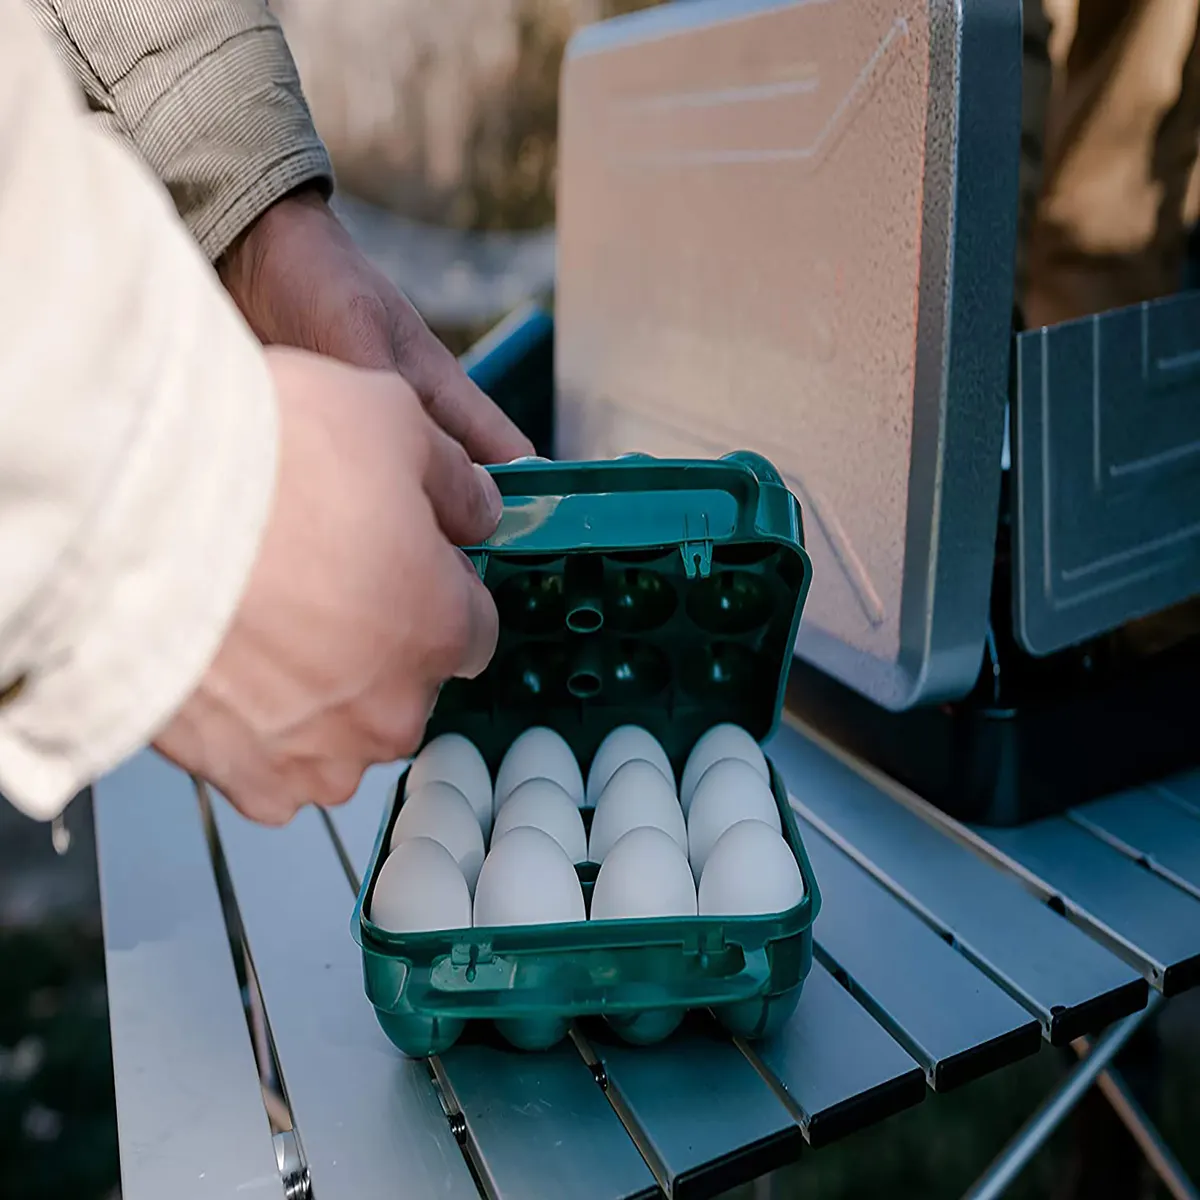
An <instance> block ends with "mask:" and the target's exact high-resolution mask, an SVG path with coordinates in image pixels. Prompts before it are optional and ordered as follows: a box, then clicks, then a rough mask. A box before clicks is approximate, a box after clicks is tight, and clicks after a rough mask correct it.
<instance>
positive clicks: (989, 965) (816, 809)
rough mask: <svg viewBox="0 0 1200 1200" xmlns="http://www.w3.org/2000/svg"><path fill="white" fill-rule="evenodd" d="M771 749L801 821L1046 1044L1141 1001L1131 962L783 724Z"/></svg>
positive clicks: (1140, 982)
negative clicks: (1028, 1018)
mask: <svg viewBox="0 0 1200 1200" xmlns="http://www.w3.org/2000/svg"><path fill="white" fill-rule="evenodd" d="M768 750H769V753H770V754H771V756H772V759H773V760H774V762H775V765H776V767H778V769H779V770H780V772H781V773H782V774H783V777H784V779H785V781H786V783H787V786H788V791H789V793H790V794H791V796H792V798H793V803H794V804H795V805H796V806H797V807H798V809H799V811H800V812H801V813H802V815H803V816H804V817H805V818H806V819H808V820H810V821H812V822H813V823H814V824H816V825H818V827H819V828H820V829H821V830H822V831H823V832H825V833H827V834H828V835H829V836H830V838H831V840H832V841H834V842H835V844H837V845H838V846H839V847H840V848H841V849H842V850H844V851H845V852H846V853H848V854H849V855H850V857H851V858H853V859H854V860H855V861H856V862H857V863H859V865H860V866H862V867H864V868H866V870H867V871H869V872H870V873H871V874H872V875H874V876H875V877H876V878H877V879H878V880H880V881H881V882H882V883H883V884H884V885H885V886H886V887H887V888H888V889H889V890H890V891H891V892H893V893H894V894H896V895H898V896H900V898H901V899H903V900H904V901H905V902H906V903H907V904H909V905H910V907H912V908H913V909H915V910H916V911H917V912H918V913H919V914H920V915H921V916H922V917H923V919H924V920H926V921H928V922H929V924H931V925H932V926H933V927H934V928H935V929H937V930H938V931H940V932H941V933H943V934H944V935H947V936H951V937H953V938H954V940H955V944H956V946H957V947H958V949H959V950H960V951H961V952H962V953H964V954H965V955H966V956H967V957H968V958H970V959H971V961H972V962H974V963H975V964H976V965H977V966H980V967H981V968H982V969H983V970H984V971H985V972H986V973H987V974H988V975H990V976H991V977H992V978H993V979H994V980H995V981H996V982H997V983H998V984H999V985H1000V986H1001V987H1003V988H1004V989H1005V990H1006V991H1007V992H1009V993H1010V994H1011V995H1012V996H1013V997H1014V998H1015V999H1016V1000H1018V1001H1019V1002H1020V1003H1021V1004H1023V1005H1024V1006H1025V1007H1026V1008H1027V1009H1028V1010H1029V1011H1030V1012H1032V1013H1033V1014H1034V1015H1035V1016H1037V1017H1038V1019H1039V1020H1040V1021H1041V1023H1042V1028H1043V1030H1044V1031H1045V1032H1046V1034H1047V1036H1048V1037H1049V1039H1050V1041H1051V1042H1052V1043H1053V1044H1055V1045H1062V1044H1065V1043H1067V1042H1070V1041H1072V1040H1073V1039H1074V1038H1076V1037H1079V1036H1080V1035H1082V1034H1085V1033H1089V1032H1091V1031H1093V1030H1094V1029H1097V1028H1100V1027H1102V1026H1104V1025H1107V1024H1108V1023H1109V1022H1111V1021H1114V1020H1116V1019H1118V1018H1119V1017H1122V1016H1125V1015H1127V1014H1129V1013H1132V1012H1136V1011H1138V1010H1139V1009H1140V1008H1142V1007H1144V1006H1145V1003H1146V999H1147V994H1148V993H1147V985H1146V981H1145V980H1144V979H1143V978H1142V977H1141V976H1140V975H1139V973H1138V972H1137V971H1135V970H1134V969H1133V968H1132V967H1130V966H1129V965H1128V964H1126V963H1124V962H1122V961H1121V960H1120V959H1119V958H1117V957H1116V956H1115V955H1113V954H1111V953H1109V951H1107V950H1106V949H1104V947H1102V946H1100V945H1098V944H1097V943H1096V942H1094V941H1092V939H1091V938H1089V937H1088V936H1087V935H1086V934H1085V933H1083V932H1082V931H1081V930H1079V929H1077V928H1075V927H1074V926H1073V925H1072V924H1071V923H1070V922H1068V921H1066V920H1064V919H1063V918H1062V917H1060V916H1058V915H1057V914H1056V913H1055V912H1053V911H1052V910H1051V909H1050V908H1049V907H1048V906H1047V905H1046V904H1044V903H1043V902H1042V901H1040V900H1039V899H1038V898H1036V897H1035V896H1033V895H1031V894H1030V893H1029V892H1028V891H1026V890H1025V888H1024V887H1023V886H1022V885H1021V883H1020V882H1019V881H1018V880H1017V879H1014V878H1013V877H1012V876H1011V875H1008V874H1006V873H1005V872H1003V871H1000V870H997V869H996V868H995V867H993V866H991V865H989V864H988V863H986V862H984V861H983V860H982V859H981V858H980V857H979V856H978V855H976V854H974V853H973V852H972V851H970V850H968V849H967V848H966V847H965V846H962V845H959V844H958V843H957V842H955V841H953V840H952V839H951V838H950V837H948V836H946V834H944V833H942V832H941V831H940V830H938V829H936V828H935V827H934V826H933V825H932V824H930V823H929V822H927V821H925V820H923V819H922V818H921V817H919V816H917V815H916V813H914V812H912V811H910V810H909V809H908V808H907V807H905V806H904V805H903V804H901V803H900V802H898V801H897V800H896V799H894V798H893V797H892V796H890V795H888V794H887V793H886V792H884V791H883V790H881V788H880V787H879V786H877V785H876V784H875V783H873V782H871V781H870V780H868V779H866V778H865V777H864V776H862V775H860V774H859V773H858V772H857V771H856V770H854V769H853V768H852V767H850V766H849V765H848V764H846V763H845V762H843V761H841V759H839V758H838V757H837V756H835V755H834V754H832V753H831V752H829V751H828V750H826V749H824V748H823V747H821V746H819V745H818V744H817V743H816V742H815V741H813V740H811V739H810V738H809V737H807V736H806V735H805V734H803V733H802V732H800V731H799V730H798V729H794V728H791V727H788V726H784V727H783V728H781V729H780V731H779V733H778V734H776V736H775V737H774V738H773V739H772V741H771V743H770V745H769V747H768Z"/></svg>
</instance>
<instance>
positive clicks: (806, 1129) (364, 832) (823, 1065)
mask: <svg viewBox="0 0 1200 1200" xmlns="http://www.w3.org/2000/svg"><path fill="white" fill-rule="evenodd" d="M396 775H397V771H396V770H395V769H392V770H391V771H390V772H389V771H385V770H383V769H380V768H376V769H374V770H373V771H372V772H368V775H367V777H366V779H365V780H364V784H363V786H362V787H361V788H360V789H359V791H358V793H357V794H356V796H355V798H354V799H353V800H351V801H350V803H349V804H347V805H343V806H341V807H339V808H337V809H333V810H331V812H330V819H331V821H332V823H333V825H334V826H335V828H336V829H337V831H338V836H339V838H340V840H341V842H342V844H343V846H344V847H345V851H346V855H347V857H348V858H349V859H350V862H351V864H352V865H354V866H355V868H356V869H357V870H358V871H362V870H363V869H365V867H366V864H367V861H368V859H369V856H370V853H371V850H372V848H373V846H374V843H375V838H376V835H377V832H378V829H379V824H380V821H381V820H382V816H383V807H384V805H385V804H386V803H388V802H389V801H390V799H391V796H392V794H393V786H394V781H395V778H396ZM813 976H820V977H823V978H822V979H821V981H820V982H818V983H817V984H816V985H815V988H814V985H813ZM825 982H828V983H829V984H830V985H831V986H832V990H830V989H829V988H827V987H825V986H824V985H825ZM810 991H812V992H813V994H812V995H811V996H810ZM813 1021H816V1022H817V1023H818V1025H823V1027H824V1032H823V1033H816V1034H812V1033H810V1031H809V1029H808V1026H809V1025H810V1024H811V1023H812V1022H813ZM834 1030H850V1031H852V1032H853V1036H854V1038H855V1049H854V1051H853V1052H847V1053H846V1054H837V1053H834V1054H829V1053H826V1052H825V1047H826V1046H827V1045H828V1041H829V1038H828V1034H829V1033H831V1032H832V1031H834ZM678 1037H679V1040H678V1042H677V1048H678V1050H679V1051H680V1052H681V1053H682V1052H684V1047H685V1046H686V1047H687V1050H686V1053H688V1054H689V1055H692V1056H699V1055H703V1054H705V1052H706V1050H708V1049H711V1047H706V1046H704V1045H703V1044H702V1043H701V1042H698V1041H695V1040H690V1041H689V1034H688V1033H686V1032H683V1033H681V1034H680V1035H678ZM674 1040H675V1039H672V1041H674ZM791 1043H796V1044H798V1045H800V1046H801V1047H807V1046H810V1045H817V1046H819V1047H821V1048H822V1052H821V1053H820V1054H819V1055H818V1057H817V1058H816V1059H812V1060H811V1061H816V1062H819V1063H820V1070H819V1071H817V1072H816V1073H815V1074H814V1072H813V1070H812V1068H811V1063H810V1065H809V1067H808V1068H807V1069H805V1068H804V1066H803V1060H804V1059H805V1056H806V1054H808V1055H809V1056H810V1058H811V1051H806V1050H804V1049H801V1050H799V1051H797V1052H795V1053H793V1052H791V1051H789V1049H788V1047H789V1044H791ZM737 1044H738V1047H739V1049H740V1051H741V1053H743V1054H744V1055H745V1056H746V1057H747V1058H748V1059H749V1060H750V1062H751V1063H752V1064H753V1065H754V1067H755V1069H756V1071H758V1072H759V1073H761V1075H762V1077H763V1079H764V1081H765V1083H766V1084H767V1085H768V1086H769V1088H770V1089H771V1091H772V1092H773V1093H774V1094H775V1095H776V1096H778V1097H779V1098H781V1099H783V1100H784V1103H785V1104H786V1105H787V1108H788V1110H789V1112H790V1113H791V1115H792V1116H793V1119H794V1120H795V1121H796V1122H797V1123H799V1125H800V1127H801V1130H802V1131H803V1134H804V1136H805V1138H806V1139H808V1140H810V1141H811V1140H812V1138H813V1136H814V1131H815V1136H816V1138H817V1140H818V1141H820V1140H821V1139H822V1138H823V1139H824V1140H826V1141H830V1140H833V1139H834V1138H835V1137H838V1136H842V1134H844V1133H848V1132H851V1131H852V1130H853V1129H857V1128H860V1127H861V1126H863V1125H867V1124H871V1123H872V1122H873V1121H875V1120H881V1119H883V1118H884V1117H886V1116H888V1115H891V1113H893V1112H896V1111H899V1110H900V1109H903V1108H907V1107H909V1106H910V1105H912V1104H915V1103H918V1102H919V1101H920V1100H921V1099H922V1098H923V1097H924V1090H925V1089H924V1073H923V1071H922V1070H921V1068H920V1067H919V1066H918V1065H917V1064H916V1063H915V1062H913V1060H912V1059H911V1058H910V1057H909V1056H908V1055H907V1054H906V1053H905V1052H904V1051H903V1050H902V1049H901V1048H900V1047H899V1046H898V1045H897V1044H896V1042H895V1041H894V1040H893V1038H892V1037H891V1035H890V1034H888V1033H887V1032H886V1031H885V1030H884V1029H883V1028H881V1027H880V1026H879V1025H878V1023H877V1022H876V1021H875V1019H874V1018H873V1017H871V1016H869V1015H868V1013H867V1012H866V1011H865V1010H864V1009H863V1008H862V1007H861V1006H860V1005H859V1004H858V1002H857V1001H856V1000H855V999H854V998H853V997H852V996H851V995H850V994H849V993H848V992H847V991H846V990H845V989H844V988H842V987H841V986H840V985H838V984H836V983H833V981H832V979H831V978H830V977H829V976H828V975H827V973H826V972H825V971H824V968H822V967H820V966H817V965H814V968H813V972H812V974H811V975H810V976H809V980H808V982H807V983H806V985H805V989H804V992H803V994H802V996H801V1000H800V1005H799V1007H798V1009H797V1012H796V1014H795V1015H794V1016H793V1017H792V1019H791V1021H790V1022H789V1023H788V1025H787V1026H786V1027H785V1029H784V1030H783V1031H782V1032H781V1033H780V1034H779V1035H778V1036H777V1037H776V1038H774V1039H773V1040H772V1041H771V1042H769V1043H764V1044H763V1045H760V1046H754V1047H751V1046H748V1045H745V1044H743V1043H741V1042H740V1040H739V1041H738V1043H737ZM670 1046H671V1043H670V1042H668V1043H666V1044H665V1046H664V1047H663V1048H662V1051H663V1054H664V1062H670V1055H671V1054H672V1051H671V1049H670ZM590 1049H591V1051H592V1052H593V1053H595V1054H596V1056H597V1057H598V1058H599V1059H600V1060H601V1061H602V1062H603V1063H604V1067H605V1070H606V1072H607V1073H608V1074H609V1079H610V1083H611V1085H612V1086H613V1088H614V1089H615V1092H616V1095H614V1096H613V1097H611V1098H612V1099H613V1100H614V1101H615V1102H616V1103H618V1104H619V1103H620V1101H621V1100H623V1101H624V1102H625V1104H626V1105H627V1115H629V1116H632V1117H633V1118H634V1119H636V1120H637V1121H638V1123H639V1128H637V1129H634V1130H631V1136H633V1137H634V1138H635V1140H637V1141H638V1142H639V1144H642V1145H648V1146H650V1147H655V1146H659V1147H662V1146H665V1145H666V1144H668V1143H671V1142H672V1141H673V1137H674V1135H673V1132H672V1131H671V1130H670V1129H669V1128H664V1127H663V1126H661V1125H659V1124H657V1122H656V1123H655V1124H653V1125H651V1124H649V1123H648V1122H649V1120H650V1119H654V1118H656V1117H658V1116H661V1115H662V1114H661V1113H660V1111H659V1104H658V1097H657V1096H656V1095H655V1094H654V1091H653V1088H652V1085H651V1084H650V1083H648V1081H647V1079H646V1078H645V1077H643V1076H637V1075H631V1074H630V1073H629V1072H628V1070H627V1068H628V1060H625V1059H623V1058H622V1055H621V1054H620V1053H619V1052H617V1053H614V1052H613V1051H612V1050H611V1049H606V1048H604V1047H603V1046H602V1045H596V1046H591V1047H590ZM637 1053H638V1054H641V1053H643V1051H642V1050H641V1049H639V1050H638V1051H637ZM452 1054H453V1052H451V1055H452ZM451 1055H447V1056H445V1059H447V1060H448V1059H449V1058H450V1057H451ZM771 1059H774V1061H776V1062H778V1063H780V1064H782V1067H783V1070H784V1072H785V1074H784V1075H783V1076H780V1075H779V1073H778V1072H777V1071H774V1070H773V1069H772V1068H770V1066H769V1060H771ZM623 1068H624V1069H623ZM720 1076H721V1069H720V1067H717V1068H716V1069H714V1070H713V1071H712V1072H710V1077H711V1078H712V1079H713V1080H714V1081H715V1080H717V1079H719V1078H720ZM713 1086H714V1087H715V1086H716V1084H715V1082H714V1085H713ZM760 1111H767V1112H769V1111H770V1110H769V1108H766V1109H765V1110H760ZM643 1122H646V1123H645V1124H643ZM773 1124H774V1118H773V1117H772V1118H771V1119H770V1120H768V1121H767V1122H766V1123H765V1125H764V1129H763V1131H764V1132H766V1131H767V1130H769V1128H770V1127H771V1126H773ZM698 1149H699V1150H700V1151H701V1153H700V1154H697V1155H694V1156H693V1160H692V1162H691V1164H690V1166H689V1165H687V1164H686V1163H685V1162H684V1161H683V1158H682V1157H680V1156H679V1155H678V1153H677V1154H676V1156H675V1158H674V1159H672V1160H670V1161H671V1162H672V1164H673V1167H674V1169H675V1170H676V1171H678V1172H679V1173H680V1174H679V1175H678V1176H676V1177H675V1178H670V1177H668V1178H667V1179H666V1180H664V1181H662V1182H664V1184H665V1186H667V1187H672V1186H674V1185H675V1183H676V1180H677V1179H678V1178H686V1177H687V1176H689V1175H690V1176H692V1177H694V1176H695V1175H696V1174H697V1173H698V1172H700V1171H702V1170H704V1169H707V1167H708V1166H712V1167H713V1169H717V1167H721V1166H723V1165H724V1164H725V1161H726V1158H727V1156H726V1155H722V1158H721V1159H719V1160H717V1162H716V1163H715V1164H712V1163H710V1164H705V1156H704V1149H705V1148H703V1147H699V1148H698ZM763 1149H764V1152H770V1153H772V1154H773V1153H774V1147H772V1146H771V1144H770V1142H769V1141H768V1142H766V1143H764V1146H763ZM690 1186H694V1183H693V1184H691V1185H690Z"/></svg>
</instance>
